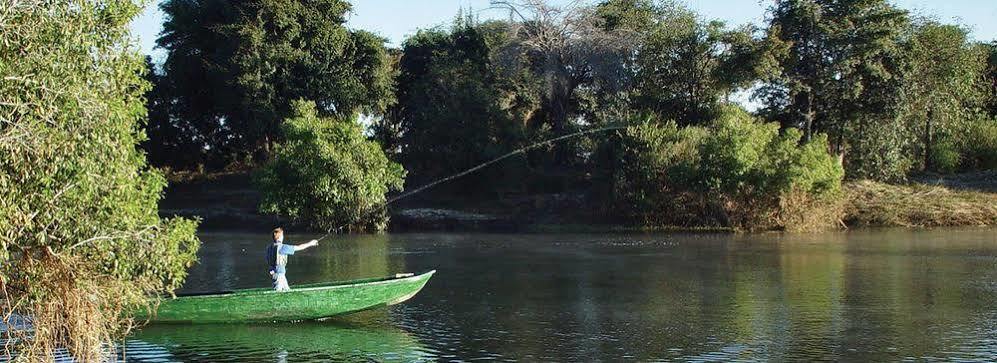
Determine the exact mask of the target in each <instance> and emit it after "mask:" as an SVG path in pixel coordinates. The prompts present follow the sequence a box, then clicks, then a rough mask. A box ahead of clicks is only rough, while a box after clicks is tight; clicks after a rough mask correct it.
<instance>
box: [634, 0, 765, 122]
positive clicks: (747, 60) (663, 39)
mask: <svg viewBox="0 0 997 363" xmlns="http://www.w3.org/2000/svg"><path fill="white" fill-rule="evenodd" d="M647 13H648V11H639V12H637V15H638V16H641V17H643V16H644V14H647ZM650 13H651V14H654V15H653V16H652V17H651V18H650V19H649V20H644V18H641V20H637V21H632V22H633V23H637V24H640V26H641V27H642V28H641V30H640V31H642V32H645V34H644V36H643V37H642V39H643V40H642V42H641V44H640V46H639V47H638V50H637V56H636V61H635V69H636V76H635V80H636V84H635V86H636V89H635V90H634V93H635V96H634V98H635V100H634V102H635V106H636V107H637V108H638V109H646V110H651V111H653V112H655V113H657V114H659V115H661V116H662V117H663V118H665V119H674V120H676V121H677V122H679V124H682V125H687V124H702V123H706V122H709V121H710V120H712V119H713V118H714V117H716V116H717V112H718V110H719V109H720V107H721V105H722V104H724V103H725V102H726V101H727V98H728V97H729V96H730V95H731V94H732V93H733V92H734V91H735V90H737V89H738V88H740V87H745V86H748V85H750V83H751V82H753V81H754V80H755V79H756V78H757V76H758V75H757V74H756V70H757V69H760V68H759V67H760V65H761V64H760V61H761V60H762V56H763V55H764V54H765V52H763V51H762V50H763V48H762V47H761V45H762V44H763V43H761V42H757V41H755V40H754V39H753V38H752V34H751V33H752V29H751V28H743V29H738V30H728V29H726V27H725V25H724V24H723V23H722V22H719V21H711V22H704V21H703V20H701V19H699V17H698V15H696V14H695V13H694V12H692V11H691V10H689V9H687V8H685V7H684V6H681V5H678V4H675V3H664V4H663V5H660V6H659V7H656V8H654V10H653V11H651V12H650Z"/></svg>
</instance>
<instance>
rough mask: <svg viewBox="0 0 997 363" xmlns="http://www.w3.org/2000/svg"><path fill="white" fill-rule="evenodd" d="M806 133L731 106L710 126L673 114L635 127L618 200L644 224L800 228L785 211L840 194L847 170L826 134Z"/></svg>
mask: <svg viewBox="0 0 997 363" xmlns="http://www.w3.org/2000/svg"><path fill="white" fill-rule="evenodd" d="M800 138H801V134H800V133H799V132H798V131H797V130H795V129H789V130H787V131H786V132H785V133H784V134H781V135H780V134H779V126H778V124H776V123H767V124H766V123H760V122H758V121H757V120H755V119H754V118H753V117H751V116H750V115H748V114H747V113H746V112H744V111H743V110H740V109H737V108H733V107H731V108H727V109H725V110H724V112H723V113H722V115H721V116H720V117H719V118H718V119H716V120H715V121H714V122H713V123H712V124H711V125H710V126H709V127H705V128H703V127H686V128H682V129H679V128H678V127H677V126H676V125H675V123H674V122H668V123H665V124H663V125H662V124H658V123H653V122H649V123H644V124H640V125H637V126H633V127H630V128H629V129H628V130H627V132H626V133H625V135H624V140H623V147H622V148H621V149H622V155H621V163H620V165H621V167H620V171H619V172H618V177H617V180H616V189H615V190H616V195H617V201H618V202H620V203H621V204H622V207H623V209H624V210H627V211H628V212H629V213H628V216H629V217H630V218H631V219H633V220H637V221H638V222H639V223H642V224H645V225H652V226H661V225H682V226H691V225H695V226H705V227H729V228H734V229H770V228H782V229H785V228H797V226H792V225H787V223H785V221H786V220H788V219H787V218H785V216H784V215H783V213H782V211H783V210H790V209H792V210H793V211H794V213H800V212H801V210H800V209H801V206H800V205H790V204H789V203H803V204H806V205H810V206H813V208H821V206H820V204H822V203H823V204H828V203H831V202H835V201H836V198H837V195H838V192H839V191H840V188H841V179H842V178H843V177H844V171H843V169H842V167H841V165H840V163H838V162H837V160H835V159H834V158H833V157H831V155H829V154H828V153H827V139H826V138H825V137H824V136H822V135H821V136H818V137H816V138H815V139H814V140H812V141H811V142H809V143H804V144H800ZM790 195H792V198H789V196H790ZM826 207H827V206H826V205H825V206H824V208H826ZM814 211H816V210H814ZM796 220H800V218H796ZM832 222H836V220H825V221H823V222H822V223H832Z"/></svg>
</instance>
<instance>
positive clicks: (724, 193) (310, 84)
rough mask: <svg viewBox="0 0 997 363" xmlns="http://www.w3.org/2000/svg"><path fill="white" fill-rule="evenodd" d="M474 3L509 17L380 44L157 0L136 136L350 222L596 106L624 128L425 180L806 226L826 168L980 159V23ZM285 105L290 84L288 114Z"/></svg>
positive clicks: (337, 23) (995, 126)
mask: <svg viewBox="0 0 997 363" xmlns="http://www.w3.org/2000/svg"><path fill="white" fill-rule="evenodd" d="M492 5H493V6H494V7H497V8H504V9H508V10H510V17H509V18H508V19H497V20H486V21H481V20H479V19H477V18H476V17H474V16H473V15H468V14H464V13H463V12H462V13H458V14H456V16H455V19H454V22H453V23H452V24H451V25H450V26H439V27H435V28H430V29H422V30H420V31H418V32H417V33H415V34H413V35H412V36H410V37H408V38H407V39H405V40H404V42H403V43H402V44H401V47H400V48H391V47H388V46H386V45H385V41H384V39H379V38H378V37H377V36H376V35H374V34H371V33H369V32H366V31H363V30H356V29H349V28H347V27H346V25H345V22H346V21H345V19H346V16H347V15H348V14H349V12H350V11H351V9H352V7H351V5H350V4H349V2H347V1H343V0H323V1H318V2H299V1H293V0H284V1H278V2H274V3H268V2H255V1H250V2H245V3H238V4H230V3H229V2H227V1H223V0H208V1H199V2H191V1H188V0H170V1H166V2H164V3H163V4H162V6H161V8H162V10H163V12H164V14H165V15H166V20H165V24H164V31H163V33H162V34H160V37H159V39H158V43H157V44H159V46H160V47H161V48H162V49H163V50H164V51H165V52H166V55H167V56H166V58H165V59H164V60H163V62H162V64H151V63H150V64H149V67H150V70H151V71H150V73H149V74H148V77H149V81H150V82H151V83H152V84H153V88H152V90H151V91H150V92H149V93H148V94H147V101H148V102H147V107H148V109H149V115H150V118H149V119H150V120H149V124H148V134H149V140H147V142H145V143H144V144H143V147H144V149H145V150H146V151H147V152H148V155H149V157H150V160H151V161H152V163H153V164H154V165H156V166H159V167H170V168H174V169H180V170H184V169H204V170H208V171H215V170H220V169H223V168H225V167H226V166H227V165H231V164H243V165H249V166H251V167H252V168H253V169H257V168H258V169H260V170H261V171H260V172H259V173H258V174H257V176H256V178H255V179H256V180H257V181H258V183H257V184H256V188H257V190H258V191H259V192H260V193H261V194H262V195H263V199H264V200H265V203H262V204H261V205H260V208H261V209H262V210H264V211H266V212H268V213H271V214H274V215H279V216H281V217H285V218H290V219H293V220H297V221H299V222H301V223H302V224H305V225H311V226H315V227H326V228H328V227H336V226H339V225H349V226H348V228H349V229H351V230H354V231H364V230H367V231H376V230H380V229H383V228H384V227H385V225H386V220H385V218H386V214H385V213H383V211H380V212H378V213H370V214H364V213H361V212H360V211H361V210H364V209H368V208H375V207H376V206H377V205H378V204H379V203H381V202H383V200H384V198H385V194H386V193H388V192H389V191H391V190H398V189H399V188H400V187H401V185H402V183H404V185H405V186H407V188H408V189H412V188H413V187H415V186H418V185H423V184H426V183H429V182H431V181H433V180H437V179H440V178H444V177H446V176H449V175H453V174H455V173H457V172H460V171H462V170H466V169H469V168H472V167H474V166H476V165H479V164H480V163H482V162H485V161H487V160H490V159H492V158H495V157H497V156H499V155H502V154H504V153H506V152H509V151H511V150H516V149H517V148H521V147H524V146H526V145H530V144H532V143H535V142H538V141H540V140H545V139H550V138H554V137H558V136H563V135H566V134H570V133H573V132H576V131H579V130H586V129H591V128H599V127H602V126H606V125H617V124H625V125H629V126H630V129H629V130H627V131H624V132H613V133H604V134H592V135H586V137H583V138H577V139H571V140H565V141H564V142H559V143H556V144H551V145H546V146H545V147H543V148H539V149H537V150H534V151H531V152H528V153H526V154H524V155H522V156H517V157H513V158H510V159H508V160H505V161H503V162H502V163H500V164H497V165H494V166H492V167H490V168H487V169H484V170H482V171H481V172H480V173H477V174H474V175H470V176H468V177H465V178H461V179H458V180H454V181H453V183H451V184H448V185H445V186H442V191H441V192H444V193H447V194H450V195H453V196H455V197H460V198H468V199H477V200H488V199H490V200H493V201H497V202H500V201H501V199H502V198H503V197H504V196H508V195H540V194H557V193H575V192H578V191H583V192H584V193H585V196H584V198H585V199H589V200H593V201H594V202H593V203H592V204H591V205H590V206H591V207H592V208H596V209H601V210H602V212H605V213H606V214H607V215H610V216H619V217H625V218H626V219H627V220H624V221H619V220H613V221H612V222H614V223H620V224H626V225H642V226H644V227H648V228H654V227H655V226H663V225H678V226H685V225H690V226H691V225H696V226H705V227H710V228H732V229H737V230H768V229H787V230H795V229H799V230H810V229H819V228H827V227H828V226H831V227H832V228H833V226H835V225H837V224H839V223H838V222H837V221H838V220H840V218H839V217H840V215H841V213H842V211H841V209H842V208H844V205H843V204H842V205H839V204H840V203H834V202H835V201H836V200H838V198H839V197H838V196H836V194H838V193H841V192H842V191H841V187H840V185H841V183H843V182H845V183H848V182H852V181H855V180H864V179H870V180H875V181H877V182H885V183H903V182H904V181H905V180H906V179H908V178H910V177H911V176H914V175H917V174H920V173H954V172H969V171H980V170H988V169H993V168H997V43H993V42H981V41H974V40H972V39H971V38H970V35H969V30H968V28H967V27H965V26H963V25H960V24H947V23H943V22H940V21H938V20H935V19H933V18H931V17H930V16H924V15H920V14H916V13H911V12H908V11H906V10H904V9H901V8H899V7H897V6H895V5H892V4H891V3H890V2H888V1H885V0H875V1H850V0H849V1H831V0H780V1H776V2H774V3H773V4H772V6H771V7H770V8H769V10H768V15H769V18H768V19H767V23H766V24H763V25H761V26H756V25H743V26H731V25H728V24H724V23H723V22H720V21H715V20H711V19H706V18H704V17H702V16H701V15H700V14H697V13H695V12H694V11H692V10H690V9H689V8H688V7H687V6H685V5H683V4H682V3H681V2H676V1H652V0H606V1H593V2H591V3H571V4H570V5H558V4H555V3H553V2H549V1H540V0H538V1H527V2H516V1H501V0H494V1H492ZM344 65H348V66H344ZM316 75H322V76H321V77H317V76H316ZM738 92H749V93H751V94H752V98H753V99H754V100H755V101H756V102H757V103H758V104H760V105H761V107H760V108H759V109H757V110H753V111H752V112H748V111H747V110H745V109H744V108H743V107H742V106H740V105H737V104H735V103H733V102H732V101H731V100H732V99H733V97H734V95H735V94H736V93H738ZM299 102H311V103H312V104H313V105H314V107H313V108H312V110H313V113H314V115H313V116H309V117H310V118H312V119H314V121H313V122H309V123H308V125H306V126H307V127H308V128H309V130H306V131H304V132H294V130H295V129H296V128H298V126H301V125H298V126H295V125H294V124H296V123H297V124H300V123H301V121H300V120H301V117H300V116H301V115H300V114H299V113H300V112H299V111H300V110H298V106H296V104H297V103H299ZM361 115H362V116H363V117H360V116H361ZM361 118H362V119H364V120H365V124H364V125H363V127H362V128H361V126H360V125H359V120H360V119H361ZM731 120H734V121H731ZM330 128H332V129H344V130H345V129H353V130H354V131H352V132H353V133H354V136H356V130H357V129H358V128H360V129H362V130H363V131H362V132H364V135H365V136H367V139H368V140H367V141H368V142H369V143H364V142H360V141H359V140H357V139H356V138H352V137H350V138H343V137H338V136H335V135H334V134H333V133H329V132H326V131H323V130H327V129H330ZM302 137H305V138H302ZM371 143H376V144H377V145H379V146H380V148H372V147H368V146H370V145H372V144H371ZM300 145H308V147H304V148H303V147H300ZM341 150H349V151H348V152H341ZM385 158H386V159H387V160H388V161H387V162H383V160H384V159H385ZM368 162H370V163H372V164H371V165H370V166H371V167H369V168H368V167H367V166H368V165H366V163H368ZM318 165H321V168H315V166H318ZM397 166H400V167H401V169H403V170H399V169H398V168H397ZM320 169H321V170H320ZM275 170H277V171H278V172H275ZM323 170H324V171H323ZM333 180H335V182H332V181H333ZM290 190H296V191H299V192H297V193H288V191H290ZM828 205H830V206H833V208H826V206H828ZM836 216H839V217H836ZM347 219H357V221H356V222H353V221H348V220H347Z"/></svg>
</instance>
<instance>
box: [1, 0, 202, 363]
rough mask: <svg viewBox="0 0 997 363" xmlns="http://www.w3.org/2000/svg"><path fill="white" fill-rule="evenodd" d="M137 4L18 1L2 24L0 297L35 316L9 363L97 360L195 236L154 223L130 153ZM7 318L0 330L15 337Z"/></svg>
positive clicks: (173, 224) (180, 270) (191, 230)
mask: <svg viewBox="0 0 997 363" xmlns="http://www.w3.org/2000/svg"><path fill="white" fill-rule="evenodd" d="M140 10H141V7H140V6H139V5H138V4H136V3H135V2H132V1H127V0H108V1H96V0H95V1H90V0H74V1H64V2H48V1H21V2H18V3H13V4H9V7H7V8H6V9H5V10H4V16H2V17H0V27H2V28H3V29H4V31H3V32H0V79H2V80H3V81H2V82H0V114H2V115H3V116H2V122H0V294H2V295H0V296H2V298H3V304H4V312H5V314H6V313H11V312H12V313H15V314H19V315H21V316H30V318H31V324H32V326H33V330H32V332H30V333H28V332H24V331H17V330H7V332H8V333H9V334H14V338H15V339H13V340H12V341H11V342H14V344H16V345H17V346H16V347H15V348H14V351H15V352H17V353H16V354H17V355H18V358H20V359H25V360H28V361H34V360H38V361H41V360H51V359H53V357H52V354H54V352H55V348H56V347H60V348H67V349H68V350H69V353H70V354H71V355H72V356H74V357H75V358H76V359H77V360H79V361H100V360H103V359H104V358H105V357H106V354H109V353H111V352H109V351H108V347H110V346H111V344H112V343H113V342H115V341H116V340H117V339H119V338H121V337H122V336H123V334H124V333H125V332H127V330H128V328H129V327H130V326H131V318H130V316H131V315H132V312H133V311H135V309H139V308H143V307H147V304H148V303H149V302H150V300H149V298H150V297H154V296H158V295H159V294H162V293H169V292H171V291H173V289H175V288H177V287H179V286H180V284H181V283H182V282H183V280H184V278H185V277H186V274H187V272H186V269H187V268H188V267H189V266H190V265H191V264H192V263H193V262H194V260H195V256H196V251H197V247H198V239H197V237H196V236H195V229H196V226H197V223H196V222H194V221H190V220H184V219H169V220H163V219H160V218H159V216H158V213H157V203H158V201H159V199H160V196H161V193H162V190H163V187H164V186H165V185H166V180H165V179H164V178H163V176H162V175H161V174H159V173H158V172H156V171H154V170H151V169H149V168H148V167H147V166H146V160H145V157H144V155H143V154H142V153H140V152H139V151H138V150H137V148H136V147H137V145H138V143H139V142H140V141H141V140H142V139H143V138H144V133H143V132H142V131H141V126H142V122H143V121H142V120H143V119H144V118H145V115H146V111H145V107H144V106H143V100H142V96H143V93H144V92H145V91H146V89H147V87H148V85H147V83H146V82H144V81H143V79H142V77H141V73H142V72H143V71H144V69H143V59H142V57H141V56H139V55H138V54H137V52H136V51H135V49H134V48H133V47H132V46H131V41H130V39H131V38H130V37H129V35H128V24H129V22H130V21H131V19H132V18H133V17H134V16H135V15H137V14H138V13H139V11H140ZM8 318H9V315H5V316H4V323H6V324H10V323H11V321H10V320H8Z"/></svg>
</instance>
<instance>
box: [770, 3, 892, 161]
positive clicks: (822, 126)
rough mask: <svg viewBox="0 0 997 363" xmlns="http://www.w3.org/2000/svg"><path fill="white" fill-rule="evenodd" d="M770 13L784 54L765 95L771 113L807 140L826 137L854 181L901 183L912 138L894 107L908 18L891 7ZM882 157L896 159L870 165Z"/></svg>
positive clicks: (816, 7) (789, 6) (793, 7)
mask: <svg viewBox="0 0 997 363" xmlns="http://www.w3.org/2000/svg"><path fill="white" fill-rule="evenodd" d="M771 14H772V19H771V22H770V24H769V39H771V40H772V41H774V42H781V43H782V44H781V45H776V46H772V48H773V49H783V48H784V49H786V51H785V53H784V54H782V58H781V62H780V64H781V71H780V72H779V74H778V75H776V76H774V77H772V78H771V79H770V80H769V82H768V83H767V85H766V86H765V87H763V88H761V90H760V92H759V95H760V96H761V97H762V98H763V99H765V101H766V103H767V105H768V110H767V113H768V114H769V115H771V116H773V117H777V118H778V119H780V120H782V121H783V122H784V124H785V125H787V126H792V127H797V128H800V129H801V130H803V134H804V140H810V139H812V138H813V135H815V134H816V133H819V132H822V133H827V134H828V135H829V137H830V142H831V146H832V148H833V149H834V150H835V151H836V152H839V153H844V154H845V156H846V161H847V166H848V168H849V171H850V172H851V173H850V174H851V176H853V177H873V178H878V179H894V178H900V177H903V175H904V174H905V173H906V171H907V170H906V168H907V165H909V161H908V160H905V159H904V158H903V156H904V155H905V154H904V148H905V147H906V145H905V143H904V140H906V139H907V136H908V135H906V134H905V133H904V132H905V130H904V129H903V128H898V127H896V124H897V123H896V120H895V113H894V112H893V106H894V105H895V104H896V97H897V95H898V94H899V92H898V91H897V89H898V87H899V82H900V75H901V74H902V71H901V68H900V58H901V54H900V46H899V44H898V41H899V39H900V33H901V31H902V30H903V29H905V27H906V24H907V22H908V20H907V15H906V12H904V11H902V10H899V9H897V8H895V7H894V6H892V5H890V4H889V3H888V2H886V1H885V0H780V1H777V2H776V4H775V5H774V6H773V8H772V9H771ZM883 148H892V149H890V150H884V149H883ZM882 155H894V156H897V157H896V158H894V157H890V158H887V159H876V160H869V159H866V157H867V156H875V157H879V156H882Z"/></svg>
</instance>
